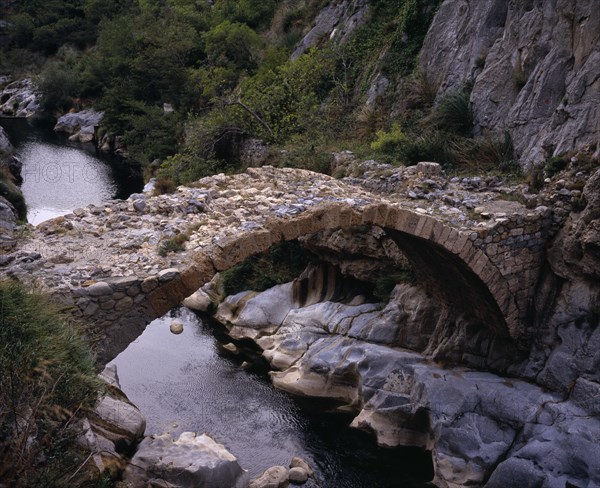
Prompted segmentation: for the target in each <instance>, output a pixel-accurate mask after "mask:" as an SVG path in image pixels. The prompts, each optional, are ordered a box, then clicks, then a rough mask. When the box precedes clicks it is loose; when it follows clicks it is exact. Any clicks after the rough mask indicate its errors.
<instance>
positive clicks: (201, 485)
mask: <svg viewBox="0 0 600 488" xmlns="http://www.w3.org/2000/svg"><path fill="white" fill-rule="evenodd" d="M242 473H243V470H242V468H241V467H240V465H239V464H238V462H237V459H236V458H235V457H234V456H233V455H232V454H231V453H230V452H229V451H227V450H226V449H225V447H224V446H223V445H222V444H218V443H217V442H215V441H214V440H213V439H212V438H211V437H209V436H208V435H206V434H202V435H200V436H198V435H196V434H195V433H193V432H184V433H183V434H181V435H180V436H179V438H178V439H177V440H174V439H173V438H172V437H171V436H170V435H169V434H164V435H161V436H150V437H146V438H145V439H144V440H143V441H142V442H141V444H140V445H139V447H138V450H137V452H136V453H135V455H134V456H133V458H132V460H131V463H130V464H129V466H128V467H127V469H126V471H125V474H124V476H123V481H124V483H125V485H126V486H128V487H131V488H135V487H139V486H146V485H147V483H157V482H167V483H172V484H173V485H175V486H177V487H179V488H212V487H233V486H235V485H236V482H237V480H238V478H239V477H240V475H241V474H242ZM153 486H154V485H153Z"/></svg>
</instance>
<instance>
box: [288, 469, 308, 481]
mask: <svg viewBox="0 0 600 488" xmlns="http://www.w3.org/2000/svg"><path fill="white" fill-rule="evenodd" d="M288 478H289V480H290V482H292V483H294V484H295V485H301V484H303V483H305V482H306V480H308V471H306V470H305V469H304V468H301V467H300V466H295V467H293V468H290V472H289V473H288Z"/></svg>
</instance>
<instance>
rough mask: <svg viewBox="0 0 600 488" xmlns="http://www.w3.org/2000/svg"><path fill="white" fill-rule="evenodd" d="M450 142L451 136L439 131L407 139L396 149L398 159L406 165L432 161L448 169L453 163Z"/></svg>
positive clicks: (453, 158)
mask: <svg viewBox="0 0 600 488" xmlns="http://www.w3.org/2000/svg"><path fill="white" fill-rule="evenodd" d="M450 141H452V136H450V135H448V134H446V133H444V132H440V131H434V132H429V133H425V134H423V135H420V136H413V137H407V138H406V142H405V143H404V144H402V145H401V146H399V148H398V158H399V159H400V160H401V161H402V162H404V163H405V164H407V165H414V164H417V163H419V162H420V161H433V162H436V163H439V164H441V165H442V166H443V167H444V168H449V167H452V166H453V165H454V163H455V157H454V153H453V152H452V150H451V148H450Z"/></svg>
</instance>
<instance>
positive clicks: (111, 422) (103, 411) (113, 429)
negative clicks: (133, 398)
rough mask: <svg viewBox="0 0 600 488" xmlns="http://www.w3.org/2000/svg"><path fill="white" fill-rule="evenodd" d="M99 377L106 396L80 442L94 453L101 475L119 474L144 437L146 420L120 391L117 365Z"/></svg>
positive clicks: (108, 368) (94, 412)
mask: <svg viewBox="0 0 600 488" xmlns="http://www.w3.org/2000/svg"><path fill="white" fill-rule="evenodd" d="M100 378H101V379H102V380H103V381H105V382H106V384H107V393H106V394H105V395H104V396H103V397H102V398H101V399H100V402H99V403H98V405H97V406H96V408H95V409H94V410H93V411H92V412H91V413H90V414H89V415H88V416H87V418H86V419H85V420H84V421H83V425H82V427H83V431H84V434H83V435H82V437H81V438H80V440H79V442H80V443H81V444H82V446H84V448H86V449H87V450H89V451H91V452H92V453H93V460H94V463H95V465H96V468H97V469H98V471H99V472H101V473H102V472H104V471H105V470H108V471H109V472H111V473H112V474H113V475H116V474H117V473H118V472H120V471H122V470H123V469H124V468H125V464H126V462H127V461H126V456H127V454H128V452H129V451H130V450H131V449H133V448H134V447H135V445H136V444H137V443H138V442H139V441H140V440H141V439H142V437H143V436H144V431H145V429H146V419H145V418H144V416H143V415H142V413H141V412H140V411H139V410H138V408H137V407H136V406H135V405H134V404H133V403H131V402H130V401H129V399H128V398H127V396H126V395H125V394H124V393H123V392H122V391H121V387H120V385H119V379H118V376H117V369H116V366H109V367H107V368H106V369H105V370H104V371H103V372H102V374H100Z"/></svg>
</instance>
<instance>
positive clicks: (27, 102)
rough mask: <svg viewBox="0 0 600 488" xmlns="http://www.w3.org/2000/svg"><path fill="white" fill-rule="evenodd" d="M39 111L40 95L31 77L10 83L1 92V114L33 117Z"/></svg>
mask: <svg viewBox="0 0 600 488" xmlns="http://www.w3.org/2000/svg"><path fill="white" fill-rule="evenodd" d="M39 111H40V104H39V95H38V93H37V91H36V88H35V86H34V84H33V81H31V80H30V79H25V80H19V81H13V82H12V83H8V84H7V85H6V86H5V87H4V88H3V89H2V91H1V92H0V114H2V115H3V116H5V117H31V116H32V115H35V114H36V113H38V112H39Z"/></svg>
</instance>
